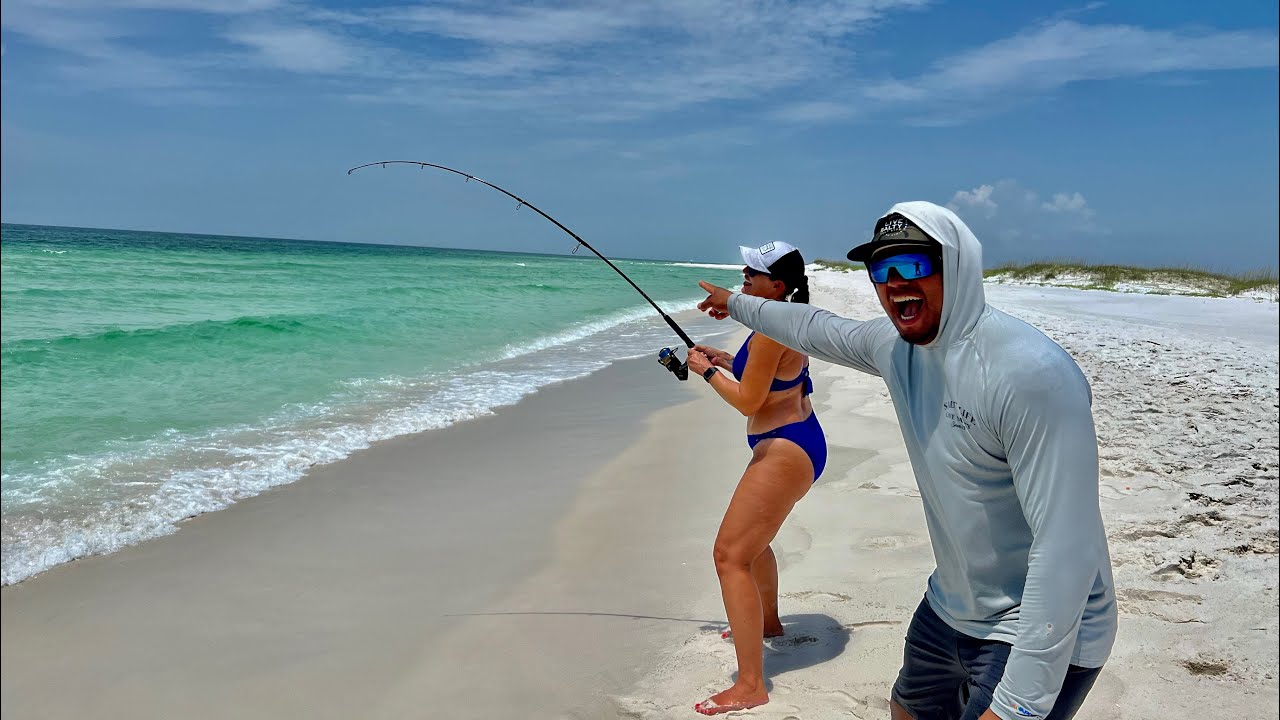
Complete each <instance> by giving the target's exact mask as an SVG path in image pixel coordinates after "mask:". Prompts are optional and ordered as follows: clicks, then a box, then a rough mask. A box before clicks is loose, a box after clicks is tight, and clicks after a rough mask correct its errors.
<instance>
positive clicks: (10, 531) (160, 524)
mask: <svg viewBox="0 0 1280 720" xmlns="http://www.w3.org/2000/svg"><path fill="white" fill-rule="evenodd" d="M695 303H696V299H686V300H683V301H679V302H675V303H667V304H666V306H665V307H664V309H665V310H666V311H667V312H668V313H675V312H679V311H681V310H688V309H691V308H693V306H694V304H695ZM728 330H729V328H724V329H720V328H719V327H717V328H715V329H714V330H713V331H712V332H727V331H728ZM670 339H671V331H670V329H669V328H667V326H666V325H665V323H663V322H662V320H661V319H660V318H658V317H656V314H655V313H654V312H653V310H652V308H650V307H649V306H647V305H642V306H637V307H633V308H629V309H627V310H624V311H620V312H618V313H614V314H612V315H609V316H607V317H604V318H601V319H599V320H596V321H591V322H586V323H583V324H581V325H579V326H577V327H575V328H572V329H570V330H567V331H565V332H561V333H557V334H554V335H550V336H547V337H544V338H540V339H538V340H535V341H533V342H530V343H524V344H521V345H517V346H513V347H511V348H509V349H508V350H507V352H506V353H505V354H504V356H503V358H502V359H500V360H498V361H496V362H491V363H487V364H485V365H483V366H481V367H472V368H469V369H468V370H467V371H466V372H462V373H458V374H452V375H450V374H440V375H434V376H427V377H421V378H410V377H402V376H388V377H383V378H365V379H355V380H350V381H348V382H346V383H344V384H343V385H344V390H343V391H342V392H340V393H339V394H337V395H335V396H334V397H332V398H330V399H329V400H327V401H325V402H322V403H315V404H311V405H296V406H290V407H287V408H284V409H282V410H281V411H280V412H279V413H277V414H276V415H275V416H274V417H271V418H268V419H266V420H264V421H263V422H261V423H258V424H256V425H241V426H236V427H228V428H222V429H219V430H217V431H213V432H208V433H204V434H199V435H186V434H182V433H178V432H170V433H167V434H166V436H164V437H161V438H154V439H152V440H151V441H149V442H146V443H133V444H124V443H122V444H120V445H119V446H117V447H115V448H113V449H112V450H110V451H108V452H106V453H102V454H98V455H95V456H85V457H74V458H66V459H65V460H64V461H63V462H62V463H61V465H60V466H59V467H56V468H45V469H44V472H43V473H42V476H41V478H40V479H39V482H36V481H35V478H23V477H14V476H11V475H10V474H6V475H5V477H4V484H5V487H6V505H7V507H6V518H5V524H4V528H3V542H4V547H5V552H4V557H3V562H2V567H0V575H2V581H3V584H5V585H8V584H11V583H15V582H19V581H21V580H23V579H25V578H27V577H30V576H31V575H34V574H36V573H39V572H42V571H44V570H47V569H49V568H51V567H53V566H55V565H59V564H61V563H64V562H68V561H70V560H74V559H76V558H80V557H85V556H89V555H99V554H105V553H111V552H115V551H117V550H120V549H121V548H124V547H126V546H128V545H132V544H136V543H138V542H141V541H143V540H147V539H149V538H154V537H158V536H161V535H167V534H170V533H173V532H176V531H177V529H178V523H179V522H180V521H182V520H183V519H186V518H190V517H194V516H196V515H199V514H202V513H206V512H212V511H216V510H221V509H223V508H226V507H227V506H229V505H231V504H232V503H234V502H236V501H238V500H242V499H245V498H248V497H252V496H254V495H258V494H260V493H262V492H264V491H266V490H268V489H270V488H273V487H277V486H280V485H285V484H288V483H291V482H294V481H296V480H298V479H300V478H301V477H302V476H303V475H304V474H305V473H306V472H307V470H308V469H309V468H311V467H313V466H316V465H323V464H327V463H331V462H335V461H337V460H341V459H343V458H345V457H347V456H349V455H350V454H351V453H353V452H355V451H357V450H361V449H363V448H367V447H369V446H370V445H371V444H373V443H375V442H377V441H379V440H385V439H388V438H392V437H396V436H400V435H406V434H411V433H417V432H423V431H427V430H433V429H438V428H442V427H446V426H449V425H452V424H455V423H458V422H462V421H465V420H470V419H474V418H478V417H481V416H484V415H488V414H491V413H493V412H494V411H495V410H497V409H499V408H501V407H504V406H508V405H512V404H515V403H517V402H519V401H520V399H521V398H523V397H525V396H526V395H529V394H530V393H533V392H535V391H537V390H538V389H539V388H541V387H544V386H546V385H549V384H552V383H557V382H564V381H567V380H572V379H575V378H578V377H582V376H584V375H587V374H590V373H592V372H595V371H597V370H599V369H601V368H603V367H605V366H606V365H608V364H609V363H610V362H612V361H613V360H616V359H623V358H629V357H638V356H641V355H646V354H649V353H652V352H654V350H655V348H657V347H658V346H659V345H661V344H664V343H666V344H669V343H670ZM557 350H563V351H564V352H557ZM566 358H568V360H567V361H566ZM85 488H100V489H102V492H103V493H104V496H103V497H96V498H85V497H82V496H81V495H80V494H81V493H83V492H84V489H85ZM107 493H109V495H108V494H107ZM76 499H78V500H79V502H75V500H76ZM86 501H87V503H86ZM86 506H92V507H94V509H93V510H91V511H85V510H83V508H84V507H86ZM68 507H73V508H79V510H67V509H66V508H68Z"/></svg>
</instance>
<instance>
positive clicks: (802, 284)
mask: <svg viewBox="0 0 1280 720" xmlns="http://www.w3.org/2000/svg"><path fill="white" fill-rule="evenodd" d="M791 302H794V303H808V302H809V278H808V276H806V275H804V274H801V275H800V278H799V280H797V281H796V286H795V287H794V288H793V289H792V291H791Z"/></svg>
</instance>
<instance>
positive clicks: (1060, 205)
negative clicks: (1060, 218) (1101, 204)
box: [1040, 192, 1093, 217]
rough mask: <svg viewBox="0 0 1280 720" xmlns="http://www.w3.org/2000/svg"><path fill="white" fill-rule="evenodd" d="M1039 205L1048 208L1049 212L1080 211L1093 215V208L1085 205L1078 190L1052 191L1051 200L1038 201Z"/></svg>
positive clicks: (1083, 213)
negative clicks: (1067, 191) (1069, 191)
mask: <svg viewBox="0 0 1280 720" xmlns="http://www.w3.org/2000/svg"><path fill="white" fill-rule="evenodd" d="M1040 207H1042V208H1044V209H1045V210H1048V211H1049V212H1056V213H1080V214H1082V215H1087V216H1089V217H1092V216H1093V210H1090V209H1089V208H1088V207H1086V203H1085V200H1084V196H1083V195H1081V194H1080V193H1078V192H1075V193H1054V195H1053V200H1052V201H1050V202H1044V203H1040Z"/></svg>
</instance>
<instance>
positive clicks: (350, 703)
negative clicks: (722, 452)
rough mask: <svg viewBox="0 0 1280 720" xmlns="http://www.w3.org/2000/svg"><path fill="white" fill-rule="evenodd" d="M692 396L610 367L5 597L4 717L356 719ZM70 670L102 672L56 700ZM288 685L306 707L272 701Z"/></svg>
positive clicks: (660, 378) (645, 369)
mask: <svg viewBox="0 0 1280 720" xmlns="http://www.w3.org/2000/svg"><path fill="white" fill-rule="evenodd" d="M660 373H661V374H660ZM695 397H696V395H694V394H693V393H692V392H691V391H690V389H689V386H688V385H686V384H681V383H676V382H673V381H672V380H671V379H669V378H668V377H666V372H665V371H663V370H662V368H660V367H658V366H657V363H655V362H653V361H652V360H651V359H648V358H642V359H632V360H624V361H620V362H617V363H614V364H612V365H610V366H609V367H608V368H606V369H604V370H602V371H600V372H597V373H594V374H592V375H590V376H588V377H587V378H585V379H583V380H581V381H579V382H575V383H565V384H561V385H554V386H550V387H548V388H544V389H543V390H541V391H539V392H537V393H534V394H532V395H530V396H528V397H527V398H525V399H524V400H522V401H521V402H520V403H519V404H517V405H515V406H511V407H509V408H505V409H504V410H503V411H502V412H499V413H497V414H495V415H492V416H487V417H484V418H480V419H476V420H471V421H467V422H465V423H460V424H458V425H454V426H451V427H449V428H444V429H441V430H438V431H429V432H426V433H422V434H420V435H411V436H403V437H400V438H394V439H391V440H387V441H384V442H380V443H378V444H376V445H375V446H373V447H371V448H369V449H366V450H362V451H359V452H357V453H355V454H353V455H352V456H351V457H349V458H347V459H345V460H342V461H339V462H336V463H333V464H330V465H324V466H318V467H316V468H313V469H312V470H311V471H310V472H309V473H308V476H307V477H306V478H305V479H304V480H303V481H301V482H298V483H293V484H290V485H287V486H282V487H280V488H276V489H273V490H271V491H269V492H267V493H264V494H262V495H258V496H256V497H254V498H250V499H248V500H246V501H243V502H240V503H236V504H234V505H233V506H231V507H229V508H227V509H226V510H222V511H219V512H215V513H206V514H204V515H200V516H197V517H195V518H191V519H190V520H188V521H186V522H185V523H183V526H182V529H181V531H180V532H178V533H175V534H173V535H169V536H165V537H162V538H156V539H153V540H150V541H147V542H144V543H141V544H139V545H135V546H131V547H128V548H125V549H123V550H121V551H120V552H117V553H113V554H110V555H101V556H93V557H88V558H84V559H81V560H78V561H74V562H72V563H67V564H63V565H60V566H58V567H55V568H53V569H51V570H49V571H47V572H45V573H42V574H40V575H37V576H34V577H32V578H29V579H28V580H26V581H24V582H22V583H18V584H15V585H11V586H7V587H5V588H4V589H3V591H0V592H2V595H3V603H2V605H0V615H2V617H3V636H4V642H3V666H4V673H3V693H0V695H2V696H3V701H2V703H3V707H4V711H5V713H6V714H8V713H9V712H11V711H12V712H14V713H15V714H18V715H24V716H25V715H29V714H39V715H41V716H44V717H78V716H83V715H85V714H89V715H96V716H100V717H101V716H111V713H110V712H108V713H107V714H106V715H104V714H103V712H104V710H105V709H108V708H114V709H116V710H117V711H118V712H119V715H120V716H126V715H129V716H134V717H137V716H139V711H140V710H144V709H145V711H144V712H142V716H147V714H148V713H151V716H155V717H172V716H184V717H200V716H207V717H224V716H225V715H226V714H228V713H229V712H231V711H232V708H234V712H235V713H236V714H237V715H240V716H258V717H280V716H281V715H294V714H298V715H301V714H306V715H309V716H312V717H350V716H353V715H354V716H360V715H365V714H367V712H368V710H369V708H370V707H371V706H373V705H375V704H376V703H377V702H380V698H381V696H382V694H383V692H385V691H386V690H387V689H389V688H390V687H392V686H393V685H395V679H396V677H397V676H398V674H399V673H401V672H402V670H403V668H405V667H413V666H415V663H416V660H415V658H417V657H418V656H419V655H420V654H422V653H423V648H424V647H429V646H430V645H431V643H433V642H434V640H433V638H435V637H437V636H439V635H441V634H443V633H444V632H445V631H447V630H448V629H449V628H451V627H453V626H455V625H457V624H459V623H460V619H459V618H458V617H457V616H458V614H459V613H465V612H468V611H472V610H473V609H475V608H483V607H487V606H488V603H490V602H491V601H492V600H493V598H495V597H497V596H499V595H501V594H502V593H504V592H505V591H506V590H507V588H509V587H510V586H512V585H513V583H515V582H518V581H519V580H520V579H522V578H524V577H526V576H528V575H529V574H531V573H533V572H535V571H537V569H538V568H540V567H543V566H544V565H546V564H547V563H548V562H549V560H550V558H551V557H552V543H551V536H550V533H551V530H552V528H553V527H554V526H555V525H556V523H557V522H558V521H559V520H560V518H562V517H563V516H564V514H565V512H566V510H567V508H568V507H569V505H570V504H571V503H572V502H574V501H575V498H576V497H577V496H578V495H579V494H580V492H581V490H580V489H581V486H582V483H583V481H584V479H585V478H587V477H589V476H591V475H592V473H593V472H595V471H596V470H597V469H598V468H599V467H601V466H602V465H603V464H604V463H606V462H607V461H608V460H609V458H612V457H615V456H617V455H618V454H619V453H621V452H623V451H624V449H625V448H627V447H628V446H630V445H631V444H633V437H634V435H635V434H636V433H638V432H642V431H643V428H644V426H645V423H647V422H650V420H649V419H650V418H652V417H653V416H654V413H657V412H659V411H660V410H667V409H669V408H671V407H673V406H675V405H676V404H677V403H682V402H687V401H688V400H690V399H692V398H695ZM602 400H605V401H610V400H611V401H612V402H611V403H608V404H607V405H605V404H602V402H601V401H602ZM695 404H697V403H695ZM701 405H703V406H704V407H705V406H707V405H709V404H701ZM495 442H500V443H501V444H502V447H501V449H500V452H495V451H494V448H493V444H494V443H495ZM427 468H430V470H431V472H424V470H425V469H427ZM666 477H667V478H668V481H674V480H675V478H671V477H670V475H667V476H666ZM424 480H425V482H424ZM706 542H707V543H709V542H710V541H709V540H707V541H706ZM708 547H709V544H708ZM708 552H709V550H708ZM80 675H83V676H84V677H86V678H94V679H95V681H94V682H93V683H91V684H86V685H83V686H82V687H81V688H80V689H79V690H77V691H76V692H68V691H67V690H66V688H65V687H64V685H65V682H64V679H65V678H66V677H68V676H80ZM298 684H305V685H306V686H308V687H309V688H310V690H309V691H308V693H307V699H306V701H305V702H302V700H301V698H291V697H287V696H286V695H285V694H283V693H281V694H276V692H275V690H273V688H284V687H289V686H294V685H298ZM293 702H300V703H302V704H301V705H294V704H292V703H293ZM193 708H194V709H193ZM460 709H464V708H460ZM464 714H465V713H464Z"/></svg>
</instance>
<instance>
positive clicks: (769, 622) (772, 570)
mask: <svg viewBox="0 0 1280 720" xmlns="http://www.w3.org/2000/svg"><path fill="white" fill-rule="evenodd" d="M751 577H752V578H754V579H755V581H756V591H757V593H759V595H760V609H761V610H762V611H763V612H764V636H765V637H767V638H768V637H780V636H781V635H782V634H783V630H782V618H780V617H778V560H777V558H775V557H774V556H773V548H771V547H769V546H768V545H765V546H764V552H762V553H760V554H759V555H757V556H756V559H755V562H753V563H751Z"/></svg>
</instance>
